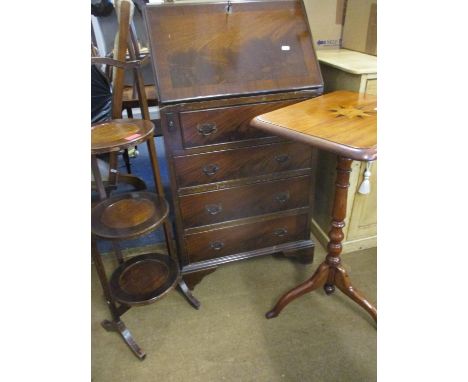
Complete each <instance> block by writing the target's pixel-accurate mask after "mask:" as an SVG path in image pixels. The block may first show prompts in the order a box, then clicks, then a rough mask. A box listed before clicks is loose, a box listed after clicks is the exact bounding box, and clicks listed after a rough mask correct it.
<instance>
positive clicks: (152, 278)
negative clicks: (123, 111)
mask: <svg viewBox="0 0 468 382" xmlns="http://www.w3.org/2000/svg"><path fill="white" fill-rule="evenodd" d="M153 131H154V125H153V123H152V122H150V121H148V120H136V119H114V120H111V121H108V122H103V123H99V124H96V125H93V126H92V127H91V166H92V171H93V175H94V179H95V182H96V187H97V190H98V192H99V197H100V200H101V201H100V202H99V203H98V204H97V205H96V206H95V207H94V208H93V210H92V213H91V231H92V251H91V252H92V256H93V261H94V264H95V266H96V269H97V273H98V276H99V280H100V282H101V286H102V289H103V291H104V295H105V298H106V300H107V304H108V307H109V310H110V312H111V315H112V320H104V321H103V322H102V326H103V327H104V328H105V329H106V330H108V331H116V332H118V333H119V334H120V335H121V336H122V338H123V340H124V341H125V343H126V344H127V345H128V346H129V347H130V349H131V350H132V352H133V353H134V354H135V355H136V356H137V357H138V358H139V359H144V358H145V356H146V354H145V352H144V351H143V350H142V349H141V348H140V347H139V346H138V344H137V343H136V342H135V340H134V339H133V337H132V335H131V333H130V331H129V330H128V329H127V328H126V326H125V324H124V323H123V321H122V320H121V316H122V315H123V314H124V313H125V312H126V311H127V310H128V309H130V308H131V307H132V306H142V305H147V304H151V303H153V302H155V301H157V300H158V299H160V298H161V297H162V296H164V295H165V294H166V293H168V292H169V291H170V290H172V289H173V288H174V287H175V286H176V285H179V287H180V289H181V291H182V292H183V293H184V295H185V297H186V298H187V299H188V301H189V302H190V303H191V304H192V305H193V306H194V307H195V308H198V306H199V305H200V303H199V302H198V301H197V300H196V299H195V298H194V297H193V296H192V295H191V293H190V291H189V289H188V288H187V286H186V285H185V283H184V282H183V280H182V278H181V275H180V270H179V264H178V262H177V260H176V252H175V249H174V245H173V242H172V227H171V223H170V221H169V218H168V215H169V205H168V203H167V201H166V200H165V199H164V192H163V187H162V183H161V180H160V176H159V172H158V163H157V156H156V149H155V145H154V139H153ZM145 141H146V142H147V145H148V151H149V154H150V160H151V167H152V171H153V176H154V179H155V184H156V188H157V191H158V194H154V193H150V192H146V191H138V192H127V193H123V194H117V195H113V196H111V197H109V198H107V195H106V191H105V188H104V184H103V181H102V178H101V174H100V172H99V169H98V166H97V160H96V155H98V154H103V153H110V152H115V151H120V150H123V149H126V148H128V147H131V146H135V145H137V144H140V143H142V142H145ZM161 225H162V226H163V229H164V234H165V238H166V246H167V251H168V254H169V255H166V254H161V253H149V254H144V255H139V256H136V257H132V258H131V259H129V260H127V261H124V259H123V256H122V253H121V252H120V249H119V246H118V241H119V240H126V239H134V238H137V237H140V236H143V235H146V234H148V233H149V232H152V231H154V230H155V229H157V228H159V227H160V226H161ZM97 239H105V240H111V241H112V242H113V244H114V249H115V255H116V258H117V261H118V262H119V266H118V267H117V269H116V270H115V271H114V272H113V274H112V276H111V277H110V280H108V279H107V276H106V272H105V270H104V265H103V263H102V259H101V255H100V254H99V252H98V249H97V245H96V240H97Z"/></svg>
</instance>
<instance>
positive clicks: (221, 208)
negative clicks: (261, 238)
mask: <svg viewBox="0 0 468 382" xmlns="http://www.w3.org/2000/svg"><path fill="white" fill-rule="evenodd" d="M310 180H311V179H310V176H302V177H297V178H291V179H284V180H278V181H274V182H265V183H261V184H253V185H248V186H242V187H234V188H230V189H224V190H218V191H210V192H204V193H201V194H195V195H186V196H182V197H180V199H179V206H180V211H181V214H182V220H183V224H184V228H191V227H197V226H203V225H208V224H213V223H219V222H223V221H229V220H234V219H241V218H245V217H249V216H257V215H265V214H268V213H271V212H277V211H284V210H289V209H293V208H299V207H304V206H308V205H309V194H310Z"/></svg>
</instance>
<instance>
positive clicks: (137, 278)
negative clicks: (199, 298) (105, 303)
mask: <svg viewBox="0 0 468 382" xmlns="http://www.w3.org/2000/svg"><path fill="white" fill-rule="evenodd" d="M179 275H180V272H179V267H178V265H177V263H176V262H175V261H174V259H172V258H171V257H170V256H168V255H163V254H160V253H149V254H145V255H139V256H136V257H133V258H131V259H130V260H128V261H126V262H124V263H123V264H121V265H120V266H119V267H118V268H117V269H116V270H115V271H114V273H113V274H112V276H111V278H110V282H109V286H110V290H111V293H112V295H113V296H114V298H115V299H116V300H117V301H119V302H121V303H124V304H127V305H132V306H138V305H147V304H151V303H153V302H155V301H156V300H158V299H159V298H161V297H162V296H164V295H165V294H166V293H167V292H169V291H170V290H171V289H172V288H174V286H175V285H176V283H177V281H178V279H179Z"/></svg>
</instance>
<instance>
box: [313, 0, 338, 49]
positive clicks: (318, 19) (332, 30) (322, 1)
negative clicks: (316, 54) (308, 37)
mask: <svg viewBox="0 0 468 382" xmlns="http://www.w3.org/2000/svg"><path fill="white" fill-rule="evenodd" d="M345 3H346V0H304V5H305V9H306V12H307V18H308V19H309V25H310V30H311V31H312V38H313V40H314V46H315V49H317V50H321V49H338V48H340V47H341V33H342V29H343V12H344V8H345Z"/></svg>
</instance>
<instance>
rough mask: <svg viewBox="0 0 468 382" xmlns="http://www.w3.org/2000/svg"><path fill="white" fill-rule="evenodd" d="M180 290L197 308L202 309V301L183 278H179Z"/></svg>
mask: <svg viewBox="0 0 468 382" xmlns="http://www.w3.org/2000/svg"><path fill="white" fill-rule="evenodd" d="M179 290H180V291H181V292H182V294H183V295H184V297H185V298H186V299H187V301H188V302H189V303H190V305H192V306H193V307H194V308H195V309H200V305H201V304H200V301H198V300H197V299H196V298H195V297H194V295H193V294H192V292H191V291H190V289H189V287H188V286H187V284H186V283H185V281H184V280H183V279H182V278H181V279H180V280H179Z"/></svg>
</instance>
